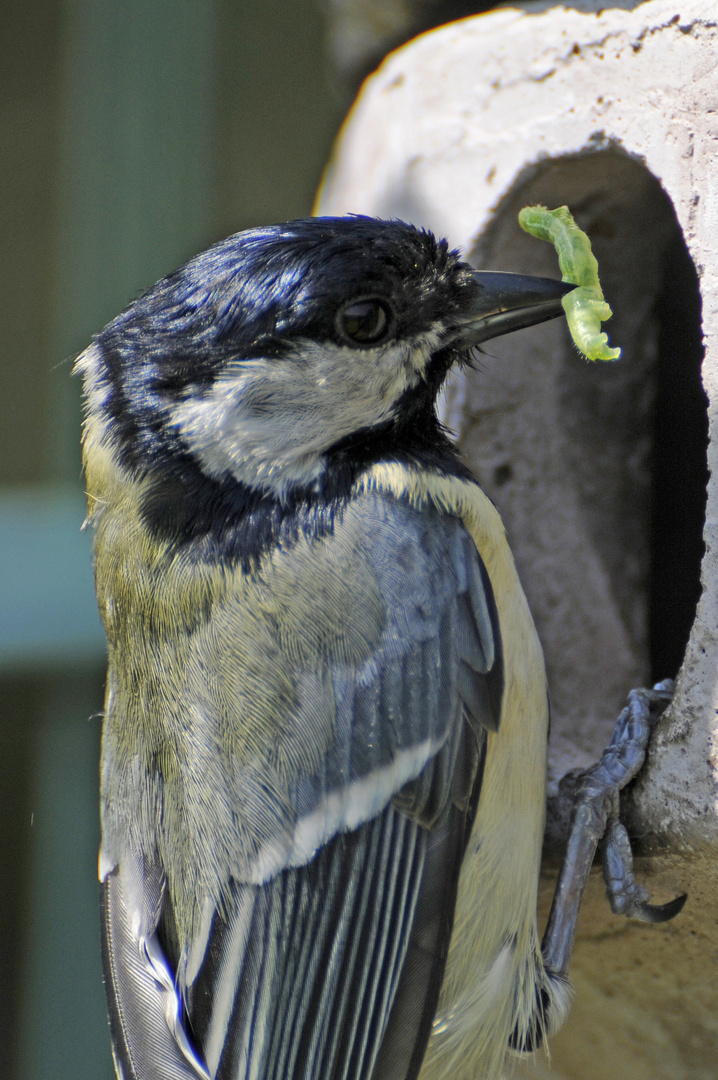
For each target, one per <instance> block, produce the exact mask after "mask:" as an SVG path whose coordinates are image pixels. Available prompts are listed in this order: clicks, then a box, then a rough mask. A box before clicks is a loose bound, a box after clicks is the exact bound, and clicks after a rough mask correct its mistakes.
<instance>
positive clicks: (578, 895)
mask: <svg viewBox="0 0 718 1080" xmlns="http://www.w3.org/2000/svg"><path fill="white" fill-rule="evenodd" d="M672 697H673V682H672V680H670V679H666V680H664V681H663V682H660V683H656V685H655V686H654V687H653V689H651V690H647V689H641V690H631V692H630V694H629V695H628V703H627V705H626V708H625V709H624V710H623V712H622V713H621V715H620V716H619V718H618V720H617V722H616V727H615V729H614V732H613V736H612V738H611V742H610V743H609V745H608V746H607V748H606V750H605V751H604V753H603V756H602V757H601V760H600V761H599V762H598V763H597V764H596V765H593V766H592V767H591V768H590V769H587V770H586V772H584V773H582V774H581V775H580V776H579V777H578V778H574V779H573V783H574V785H575V788H574V796H573V799H574V813H573V820H572V825H571V832H570V835H569V840H568V845H567V849H566V854H565V856H564V861H563V864H562V867H561V873H560V875H559V880H558V884H557V886H556V894H555V896H554V902H553V906H552V908H551V914H550V916H549V921H548V925H547V927H546V933H545V935H544V940H543V945H542V951H543V955H544V961H545V964H546V967H547V968H548V969H549V970H550V971H552V972H554V973H556V974H558V975H562V976H565V975H566V974H567V972H568V963H569V959H570V955H571V950H572V948H573V940H574V936H575V932H576V922H577V919H578V910H579V907H580V904H581V899H582V897H583V893H584V890H585V887H586V882H587V880H588V874H589V871H590V869H591V864H592V862H593V858H594V855H595V853H596V849H597V847H598V844H599V842H600V841H601V839H603V850H602V857H603V873H604V879H605V881H606V891H607V893H608V899H609V903H610V905H611V909H612V911H613V912H614V913H615V914H617V915H626V916H628V917H630V918H635V919H642V920H643V921H644V922H665V921H666V920H668V919H672V918H673V916H674V915H677V914H678V912H679V911H680V910H681V908H682V907H683V905H684V903H685V900H686V897H685V895H683V896H678V897H676V899H675V900H672V901H671V902H670V903H668V904H662V905H652V904H649V903H648V891H647V890H646V889H645V888H644V887H643V886H642V885H639V884H638V883H637V882H636V879H635V877H634V875H633V854H632V852H631V844H630V840H629V838H628V833H627V832H626V829H625V827H624V825H623V824H622V823H621V821H620V818H619V812H620V806H619V796H620V792H621V791H622V789H623V788H624V787H626V785H627V784H628V783H630V781H631V780H633V778H634V777H635V776H636V775H637V773H638V772H639V770H640V768H641V766H642V765H643V762H644V761H645V757H646V750H647V748H648V741H649V738H650V735H651V731H652V730H653V727H654V726H655V723H656V721H657V720H658V718H659V716H660V715H661V713H662V712H663V711H664V709H665V708H666V706H667V705H669V704H670V702H671V700H672Z"/></svg>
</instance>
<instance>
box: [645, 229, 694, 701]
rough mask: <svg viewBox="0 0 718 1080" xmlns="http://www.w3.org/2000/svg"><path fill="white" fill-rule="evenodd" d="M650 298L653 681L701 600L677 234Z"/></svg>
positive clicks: (686, 274)
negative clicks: (654, 337)
mask: <svg viewBox="0 0 718 1080" xmlns="http://www.w3.org/2000/svg"><path fill="white" fill-rule="evenodd" d="M664 266H665V269H664V275H663V282H662V286H661V291H660V293H659V295H658V297H657V298H656V306H655V313H656V319H657V322H658V361H657V365H656V384H655V386H656V397H655V421H654V436H653V456H652V462H651V474H652V479H653V512H652V520H651V578H650V592H649V649H650V657H651V671H652V676H653V679H654V680H657V679H663V678H666V677H667V676H670V677H671V678H672V677H675V675H676V674H677V673H678V669H679V667H680V665H681V662H682V660H683V654H684V652H685V648H686V644H687V642H688V637H689V634H690V631H691V626H692V624H693V619H694V617H695V611H696V605H697V603H698V600H699V598H700V592H701V584H700V573H701V560H702V558H703V553H704V550H705V548H704V543H703V522H704V519H705V507H706V487H707V483H708V466H707V463H706V451H707V447H708V402H707V399H706V395H705V392H704V390H703V386H702V383H701V361H702V359H703V344H702V340H701V299H700V292H699V289H698V276H697V274H696V270H695V267H694V265H693V262H692V261H691V258H690V255H689V254H688V251H687V249H686V245H685V243H684V241H683V237H682V235H681V233H680V231H677V232H676V234H675V236H674V237H673V239H672V240H671V242H670V245H669V246H668V249H667V251H666V254H665V264H664Z"/></svg>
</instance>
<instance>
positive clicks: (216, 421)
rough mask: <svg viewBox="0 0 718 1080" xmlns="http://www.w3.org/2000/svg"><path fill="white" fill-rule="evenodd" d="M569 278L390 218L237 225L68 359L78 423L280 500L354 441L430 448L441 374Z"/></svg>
mask: <svg viewBox="0 0 718 1080" xmlns="http://www.w3.org/2000/svg"><path fill="white" fill-rule="evenodd" d="M572 287H573V286H566V285H563V284H562V283H561V282H558V281H548V280H546V279H541V278H527V277H522V276H519V275H514V274H498V273H483V272H479V271H476V270H474V269H473V268H472V267H471V266H470V265H469V264H468V263H466V262H465V261H463V260H462V259H461V258H460V257H459V255H458V254H457V252H455V251H451V250H449V247H448V245H447V243H446V241H444V240H442V241H437V240H436V239H435V238H434V237H433V236H432V235H431V233H429V232H424V231H420V230H418V229H416V228H414V227H412V226H410V225H406V224H404V223H402V222H398V221H378V220H375V219H371V218H363V217H348V218H312V219H307V220H300V221H295V222H289V223H287V224H284V225H275V226H270V227H267V228H259V229H251V230H249V231H247V232H243V233H238V234H236V235H235V236H231V237H229V238H228V239H227V240H224V241H222V242H221V243H219V244H216V245H215V246H214V247H212V248H210V249H209V250H208V251H206V252H204V253H203V254H201V255H198V256H197V257H196V258H194V259H191V260H190V261H189V262H188V263H187V264H186V265H185V266H183V267H181V268H180V269H179V270H177V271H175V272H174V273H173V274H170V275H169V276H168V277H166V278H164V279H163V280H162V281H160V282H158V283H157V284H156V285H155V286H153V287H152V288H151V289H149V290H148V291H147V292H146V293H145V294H144V295H143V296H141V297H140V298H139V299H138V300H136V301H135V302H134V303H133V304H132V305H131V306H130V307H129V308H127V310H126V311H124V312H123V313H122V314H121V315H119V316H118V317H117V318H116V319H115V320H114V321H113V322H111V323H110V324H109V325H108V326H107V327H106V328H105V329H104V330H103V331H102V332H101V333H100V334H99V335H98V336H97V338H96V340H95V342H94V344H93V346H91V348H90V349H88V350H87V352H86V353H85V354H84V356H83V357H82V358H81V360H80V363H79V367H80V369H81V370H82V371H83V374H84V377H85V388H86V395H87V402H88V412H89V419H90V421H91V422H92V421H95V422H96V423H98V424H99V425H100V426H101V428H102V431H103V433H104V434H103V440H104V441H105V442H106V443H107V444H108V446H109V448H110V449H111V450H112V452H113V454H114V456H115V457H116V459H117V460H118V461H119V463H120V464H121V465H122V467H123V468H125V469H127V470H129V471H130V473H132V474H134V475H138V474H139V475H143V476H144V475H148V474H151V473H152V472H153V470H157V471H159V472H164V473H167V471H170V472H175V473H176V472H177V471H178V470H181V468H182V467H183V463H184V466H187V467H189V465H190V463H191V466H192V468H194V469H197V468H198V469H199V470H200V471H201V473H202V474H203V475H204V476H205V477H207V478H208V479H210V480H211V481H212V482H215V483H216V482H219V483H225V482H226V483H239V484H241V485H243V486H248V487H249V488H252V489H254V490H257V491H261V492H263V493H266V494H269V495H270V496H274V497H278V498H279V499H280V500H283V499H285V498H286V497H287V495H288V493H289V492H291V491H297V490H303V491H311V490H313V489H317V487H318V486H321V485H322V483H323V482H324V481H323V478H324V476H325V474H326V472H327V470H328V469H329V468H330V467H331V463H332V460H333V459H334V458H335V457H336V456H337V455H341V454H342V453H343V454H345V455H346V454H347V453H350V452H351V453H354V454H357V453H358V454H359V455H360V456H361V455H362V453H363V452H365V450H366V447H367V446H370V445H372V444H374V443H375V444H377V445H379V443H381V444H382V445H383V446H384V447H388V448H391V446H396V447H397V448H401V447H402V446H404V447H405V448H406V447H408V448H411V447H412V446H414V447H416V448H420V447H422V446H426V447H429V446H430V445H431V444H432V440H436V439H437V438H441V437H442V436H441V432H440V427H439V425H438V421H437V420H436V415H435V401H436V396H437V394H438V391H439V389H440V387H441V384H442V382H443V380H444V378H445V376H446V374H447V372H448V371H449V369H450V367H451V366H452V365H453V364H454V363H456V362H457V361H460V360H461V359H462V358H465V357H467V356H468V355H469V353H470V351H471V349H472V348H473V347H475V346H476V345H478V344H479V343H480V342H482V341H485V340H488V339H489V338H492V337H496V336H498V335H500V334H503V333H507V332H509V331H511V330H515V329H519V328H521V327H524V326H528V325H531V324H532V323H537V322H541V321H543V320H545V319H549V318H553V317H554V316H556V315H560V314H561V313H562V308H561V305H560V300H561V296H562V295H563V294H564V293H565V292H566V291H568V289H570V288H572Z"/></svg>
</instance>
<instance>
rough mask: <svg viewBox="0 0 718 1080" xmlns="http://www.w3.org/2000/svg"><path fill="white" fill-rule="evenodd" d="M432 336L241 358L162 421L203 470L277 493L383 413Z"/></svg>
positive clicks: (423, 359)
mask: <svg viewBox="0 0 718 1080" xmlns="http://www.w3.org/2000/svg"><path fill="white" fill-rule="evenodd" d="M438 336H439V335H438V333H437V334H436V335H432V336H431V337H429V336H427V337H426V338H425V339H422V340H421V341H414V342H412V343H408V342H393V343H392V344H391V345H389V346H384V347H383V348H378V349H351V348H349V347H342V346H339V345H333V344H331V343H322V344H317V343H314V342H311V341H304V342H298V343H297V347H296V352H295V353H294V354H292V355H289V356H286V357H283V358H281V359H274V360H267V359H259V360H247V361H239V362H237V363H235V364H233V365H232V367H231V368H229V369H228V370H227V372H226V373H225V374H224V375H222V376H221V377H220V378H219V379H218V380H217V382H216V383H215V384H214V386H212V388H211V389H210V390H209V392H207V393H205V394H203V395H202V396H201V397H199V396H197V397H189V398H188V399H187V400H186V401H183V402H181V403H179V404H177V405H175V406H173V407H172V409H171V410H170V423H171V424H172V426H174V427H175V428H176V429H177V430H178V431H179V432H180V434H181V435H182V437H183V439H184V440H185V442H186V444H187V446H188V447H189V448H190V450H192V452H193V453H194V454H195V455H196V456H197V457H198V458H199V460H200V461H201V463H202V465H203V467H204V468H205V469H206V471H207V472H208V473H210V474H211V475H213V476H217V477H221V476H224V475H227V474H230V475H232V476H234V477H235V478H236V479H237V480H240V481H241V482H243V483H248V484H252V485H253V486H257V485H259V486H260V487H263V488H266V489H268V490H271V491H273V492H274V493H275V494H277V495H279V496H280V498H281V497H282V496H283V495H285V494H286V491H287V489H288V488H289V487H290V486H291V485H292V484H297V483H300V484H302V485H306V486H311V485H312V484H313V483H314V482H315V481H316V480H317V479H318V478H319V476H320V475H321V473H322V472H323V470H324V462H323V461H322V455H323V454H324V452H325V451H326V450H328V448H329V447H330V446H332V445H333V444H334V443H336V442H338V441H339V440H340V439H342V438H345V437H346V436H347V435H350V434H352V432H354V431H358V430H360V429H361V428H364V427H374V426H376V425H378V424H381V423H383V422H384V421H386V420H388V419H389V418H390V417H391V415H392V412H393V410H394V407H395V405H396V403H397V401H398V400H399V398H400V397H401V395H402V394H403V393H404V392H405V390H407V389H409V388H411V387H413V386H416V384H417V383H418V382H419V380H420V378H421V377H422V375H423V373H424V370H425V368H426V365H427V362H428V360H429V357H430V355H431V351H432V348H436V343H437V340H438Z"/></svg>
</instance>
